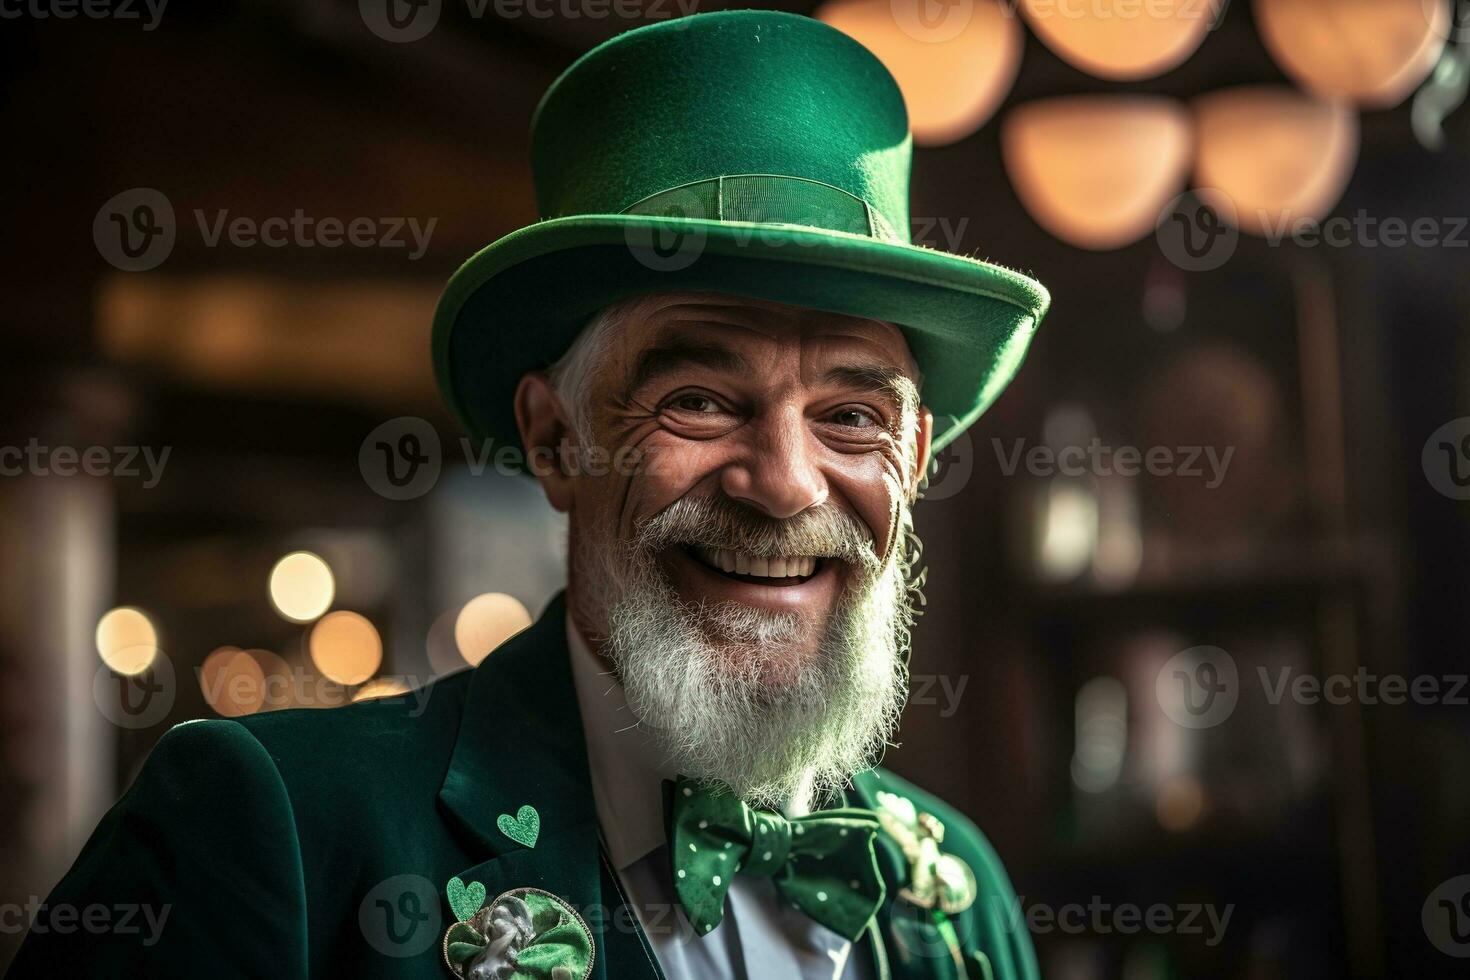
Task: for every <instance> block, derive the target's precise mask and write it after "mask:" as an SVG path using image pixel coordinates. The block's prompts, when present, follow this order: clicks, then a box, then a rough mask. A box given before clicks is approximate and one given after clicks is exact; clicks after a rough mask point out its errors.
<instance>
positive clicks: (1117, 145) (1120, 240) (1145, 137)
mask: <svg viewBox="0 0 1470 980" xmlns="http://www.w3.org/2000/svg"><path fill="white" fill-rule="evenodd" d="M1001 148H1002V150H1003V151H1004V155H1005V165H1006V172H1007V173H1008V174H1009V175H1010V178H1011V183H1012V184H1013V185H1014V186H1015V188H1016V194H1017V195H1018V196H1019V197H1020V198H1021V203H1022V204H1024V205H1026V210H1027V211H1029V212H1030V213H1031V216H1032V217H1033V218H1035V219H1036V221H1037V223H1038V224H1040V225H1041V226H1042V227H1043V228H1045V229H1047V230H1048V231H1050V232H1051V233H1052V234H1054V235H1056V236H1057V237H1058V238H1060V239H1062V240H1063V241H1065V242H1070V243H1071V244H1073V245H1077V246H1080V247H1082V248H1090V249H1110V248H1120V247H1122V246H1124V245H1128V244H1130V243H1132V242H1135V241H1138V240H1139V239H1140V238H1143V237H1144V236H1145V235H1148V234H1150V233H1151V232H1152V231H1153V229H1154V226H1155V224H1156V223H1157V222H1158V219H1159V212H1160V211H1162V210H1163V208H1164V206H1165V205H1166V204H1168V202H1169V201H1170V199H1171V198H1173V197H1174V196H1175V195H1176V194H1178V193H1179V191H1180V190H1181V189H1182V187H1183V183H1184V178H1185V175H1186V174H1187V173H1188V172H1189V163H1190V157H1191V149H1192V147H1191V134H1190V120H1189V113H1188V111H1187V110H1185V108H1184V107H1183V106H1181V105H1179V104H1178V103H1176V102H1174V101H1173V100H1170V99H1162V98H1151V97H1142V96H1072V97H1065V98H1056V99H1045V100H1042V101H1039V102H1031V103H1028V104H1026V105H1023V106H1019V107H1017V108H1016V109H1014V110H1012V111H1011V112H1010V113H1009V114H1008V115H1007V116H1006V118H1005V122H1004V124H1003V126H1002V129H1001Z"/></svg>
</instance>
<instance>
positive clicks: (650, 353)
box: [628, 340, 750, 391]
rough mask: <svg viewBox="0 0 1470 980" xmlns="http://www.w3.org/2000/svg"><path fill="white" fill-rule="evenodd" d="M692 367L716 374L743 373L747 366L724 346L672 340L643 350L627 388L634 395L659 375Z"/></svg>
mask: <svg viewBox="0 0 1470 980" xmlns="http://www.w3.org/2000/svg"><path fill="white" fill-rule="evenodd" d="M686 364H693V365H697V366H700V367H707V368H710V369H712V370H716V371H745V370H749V367H750V365H749V363H748V362H747V361H746V360H745V358H744V357H742V356H741V355H740V353H739V352H738V351H735V350H732V349H731V348H729V347H726V346H724V345H723V344H710V343H704V344H700V343H693V342H690V341H688V340H672V341H670V342H669V343H667V344H663V345H659V346H653V347H645V348H644V349H643V350H642V352H640V353H639V355H638V358H637V361H636V363H635V364H634V366H633V372H632V377H631V379H630V380H629V383H628V388H629V390H630V391H636V390H637V389H638V388H641V387H642V386H643V385H644V384H645V383H646V382H647V381H649V380H650V379H652V378H655V377H657V376H658V375H660V374H664V373H666V372H669V371H672V370H675V369H677V368H680V367H683V366H684V365H686Z"/></svg>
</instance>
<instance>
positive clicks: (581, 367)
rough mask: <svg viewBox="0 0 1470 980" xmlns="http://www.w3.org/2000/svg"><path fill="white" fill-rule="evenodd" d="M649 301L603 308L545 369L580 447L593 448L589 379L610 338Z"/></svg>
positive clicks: (637, 298) (640, 298)
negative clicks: (565, 349)
mask: <svg viewBox="0 0 1470 980" xmlns="http://www.w3.org/2000/svg"><path fill="white" fill-rule="evenodd" d="M649 300H650V297H648V296H635V297H634V298H632V299H625V300H621V301H620V302H617V303H613V304H612V305H611V306H605V307H603V308H602V309H601V310H600V311H599V312H598V313H597V315H596V316H594V317H593V318H592V319H591V320H590V321H588V323H587V325H586V326H585V327H583V328H582V332H581V333H579V334H577V339H576V340H574V341H572V346H571V347H568V348H567V352H566V353H565V354H563V355H562V356H561V357H559V358H557V359H556V363H554V364H552V365H551V367H549V368H547V369H546V377H547V380H548V381H550V382H551V389H552V390H553V391H555V392H556V396H557V397H558V398H560V399H561V403H562V406H563V407H564V408H565V409H566V411H567V415H568V416H569V418H570V420H571V423H572V431H573V432H574V433H576V435H577V439H578V441H579V442H581V444H582V445H583V446H584V447H588V446H592V445H594V441H593V434H592V408H591V398H590V394H591V389H592V378H593V375H594V373H595V372H596V370H597V366H598V364H600V363H601V361H602V358H603V355H604V354H606V353H607V350H608V348H609V347H611V346H612V338H613V335H614V334H615V333H616V332H617V331H618V330H619V329H621V328H622V326H623V325H624V324H625V323H627V321H628V320H629V319H631V318H632V316H633V315H634V313H635V312H637V311H638V310H640V309H641V308H642V307H643V306H644V305H645V304H647V303H648V302H649Z"/></svg>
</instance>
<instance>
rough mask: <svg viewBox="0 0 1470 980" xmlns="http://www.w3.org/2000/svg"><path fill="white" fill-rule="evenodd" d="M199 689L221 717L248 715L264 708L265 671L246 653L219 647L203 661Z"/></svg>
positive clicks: (229, 647)
mask: <svg viewBox="0 0 1470 980" xmlns="http://www.w3.org/2000/svg"><path fill="white" fill-rule="evenodd" d="M199 689H200V690H201V691H202V692H203V693H204V700H205V701H206V702H207V703H208V704H209V706H210V707H211V708H213V709H214V711H215V713H216V714H219V715H222V716H223V717H225V718H239V717H241V716H242V715H251V714H254V713H255V712H257V711H259V710H260V709H261V708H262V707H263V706H264V705H265V698H266V690H265V671H264V670H263V669H262V668H261V665H260V662H259V661H257V660H256V659H255V658H254V657H253V656H251V655H250V654H249V653H247V652H246V651H244V650H241V649H240V648H239V647H232V646H223V647H220V648H219V649H217V650H215V651H214V652H212V653H211V654H210V655H209V656H207V657H205V658H204V665H203V667H201V668H200V670H199Z"/></svg>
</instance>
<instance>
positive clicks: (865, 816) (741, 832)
mask: <svg viewBox="0 0 1470 980" xmlns="http://www.w3.org/2000/svg"><path fill="white" fill-rule="evenodd" d="M877 832H878V818H877V817H876V816H874V815H873V814H872V813H871V812H869V811H867V810H857V809H840V810H823V811H820V812H817V813H813V814H810V815H808V816H804V817H796V818H795V819H792V820H787V819H786V818H785V817H783V816H782V815H781V814H779V813H773V812H771V811H769V810H753V809H751V808H750V807H748V806H746V805H745V804H744V803H742V802H741V801H740V800H739V799H738V798H737V797H736V796H735V795H734V794H733V793H731V792H730V791H729V790H728V789H725V788H724V787H721V786H708V785H705V784H702V783H698V782H695V781H693V780H690V779H685V778H682V777H681V778H680V779H679V781H678V782H677V783H676V784H675V786H674V808H673V813H672V815H671V817H670V822H669V848H670V850H671V851H672V856H673V863H674V889H675V891H677V892H678V893H679V901H680V903H681V904H682V905H683V906H684V913H685V915H687V916H688V917H689V921H690V922H692V923H693V924H694V928H695V930H696V931H697V932H698V933H699V934H700V935H703V934H705V933H707V932H709V931H710V930H712V929H714V927H715V926H717V925H719V924H720V920H721V919H722V918H723V917H724V915H725V893H726V892H727V891H729V889H730V879H731V878H733V877H734V876H735V873H736V872H739V873H740V874H747V875H763V876H766V877H769V878H773V879H775V882H776V889H777V890H778V891H779V892H780V893H781V894H782V895H784V896H785V897H786V898H787V899H788V900H789V901H790V902H791V903H792V904H793V905H795V906H796V907H797V908H799V909H801V910H802V911H803V912H805V913H806V914H807V915H808V916H810V917H811V918H813V919H815V920H816V921H817V922H819V923H821V924H822V925H824V926H826V927H827V928H828V929H831V930H832V931H833V932H835V933H837V934H838V935H840V936H842V937H843V938H845V939H847V940H849V941H852V942H855V941H856V940H857V938H858V937H859V936H861V935H862V933H863V930H864V929H866V928H867V927H868V922H869V921H870V920H871V919H872V918H873V914H874V913H875V912H877V911H878V907H879V906H880V905H882V904H883V879H882V878H880V877H879V875H878V862H877V859H876V858H874V856H873V838H874V836H875V835H876V834H877Z"/></svg>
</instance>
